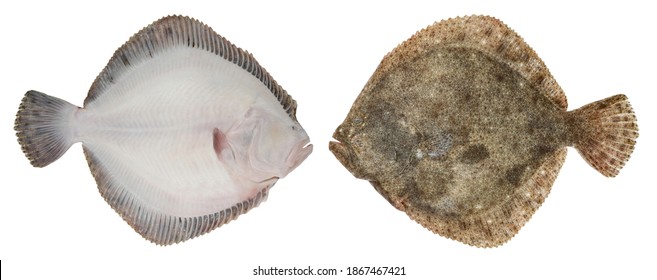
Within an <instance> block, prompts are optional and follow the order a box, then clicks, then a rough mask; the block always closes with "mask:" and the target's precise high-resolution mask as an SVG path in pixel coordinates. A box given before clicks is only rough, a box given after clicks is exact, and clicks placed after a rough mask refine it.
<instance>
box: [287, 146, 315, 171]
mask: <svg viewBox="0 0 657 280" xmlns="http://www.w3.org/2000/svg"><path fill="white" fill-rule="evenodd" d="M312 152H313V144H310V139H308V138H307V139H305V140H303V141H301V142H299V143H298V144H297V145H296V146H295V147H294V149H292V152H291V153H290V155H288V157H287V164H288V167H289V169H288V170H289V171H288V173H289V172H290V171H292V170H294V169H295V168H297V166H299V165H300V164H301V163H302V162H303V161H304V160H306V158H308V156H309V155H310V154H311V153H312Z"/></svg>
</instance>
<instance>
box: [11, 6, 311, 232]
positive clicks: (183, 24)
mask: <svg viewBox="0 0 657 280" xmlns="http://www.w3.org/2000/svg"><path fill="white" fill-rule="evenodd" d="M295 112H296V102H295V101H294V100H293V99H292V98H291V97H290V96H289V95H288V94H287V93H286V92H285V90H283V89H282V88H281V87H280V86H279V85H278V84H277V83H276V82H275V81H274V80H273V78H272V77H271V76H270V75H269V74H268V73H267V71H266V70H265V69H264V68H262V67H261V66H260V65H259V64H258V63H257V62H256V61H255V59H254V58H253V57H252V56H251V55H250V54H248V53H246V52H245V51H243V50H241V49H239V48H237V47H235V46H234V45H232V44H231V43H230V42H228V41H227V40H225V39H224V38H223V37H221V36H219V35H217V34H216V33H214V32H213V31H212V29H210V28H209V27H207V26H205V25H203V24H202V23H200V22H198V21H196V20H193V19H190V18H186V17H178V16H172V17H166V18H163V19H161V20H159V21H157V22H155V23H153V24H152V25H150V26H148V27H147V28H144V29H143V30H141V31H140V32H139V33H137V34H136V35H135V36H133V37H132V38H131V39H130V40H129V41H128V42H127V43H126V44H125V45H124V46H122V47H121V48H119V50H117V52H116V53H115V54H114V56H113V57H112V59H110V62H109V63H108V66H107V67H106V68H105V69H104V70H103V71H102V72H101V74H100V75H99V76H98V78H97V79H96V81H95V82H94V83H93V85H92V86H91V90H90V91H89V95H88V96H87V99H86V100H85V105H84V108H77V107H75V106H73V105H71V104H70V103H68V102H66V101H64V100H61V99H57V98H55V97H52V96H48V95H46V94H43V93H40V92H36V91H30V92H28V93H27V94H26V95H25V98H24V99H23V102H22V104H21V107H20V110H19V112H18V114H17V118H16V127H15V129H16V131H17V132H18V133H17V135H18V138H19V142H20V144H21V146H22V148H23V151H24V152H25V154H26V156H27V157H28V158H29V159H30V161H31V163H32V164H33V165H34V166H37V167H43V166H46V165H48V164H50V163H51V162H53V161H55V160H56V159H57V158H59V157H60V156H61V155H62V154H63V153H64V152H65V151H66V150H67V149H68V147H70V145H72V144H73V143H76V142H82V145H83V148H84V152H85V154H86V156H87V160H88V162H89V166H90V168H91V172H92V174H93V175H94V178H95V179H96V181H97V183H98V187H99V191H100V193H101V195H102V196H103V197H104V198H105V200H106V201H107V202H108V203H109V204H110V205H111V206H112V208H114V209H115V210H116V211H117V212H118V213H119V214H120V215H121V216H122V217H123V218H124V219H125V220H126V221H127V222H128V223H129V224H130V225H131V226H132V227H133V228H134V229H135V230H136V231H137V232H138V233H140V234H141V235H142V236H143V237H144V238H146V239H148V240H151V241H153V242H155V243H158V244H171V243H177V242H180V241H184V240H187V239H189V238H193V237H195V236H198V235H201V234H204V233H206V232H208V231H210V230H212V229H214V228H216V227H218V226H221V225H222V224H225V223H227V222H229V221H231V220H233V219H235V218H236V217H237V216H239V215H240V214H243V213H246V212H247V211H248V210H250V209H251V208H253V207H255V206H257V205H258V204H259V203H260V202H261V201H263V200H264V199H266V197H267V195H268V190H269V188H270V187H271V186H273V185H274V183H276V181H277V180H278V179H279V178H282V177H284V176H286V175H287V174H288V173H289V172H291V171H292V170H293V169H294V168H296V167H297V166H298V165H299V164H301V162H303V160H304V159H305V158H306V157H307V156H308V155H309V154H310V153H311V151H312V145H310V144H309V138H308V135H307V134H306V132H305V131H304V130H303V128H302V127H301V125H300V124H299V123H298V122H297V120H296V116H295Z"/></svg>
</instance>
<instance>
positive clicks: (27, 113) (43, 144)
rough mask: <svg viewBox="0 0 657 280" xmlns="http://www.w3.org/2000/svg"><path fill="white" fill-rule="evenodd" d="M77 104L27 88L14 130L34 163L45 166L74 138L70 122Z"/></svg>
mask: <svg viewBox="0 0 657 280" xmlns="http://www.w3.org/2000/svg"><path fill="white" fill-rule="evenodd" d="M77 109H79V108H78V107H77V106H75V105H73V104H71V103H68V102H66V101H64V100H62V99H59V98H56V97H52V96H49V95H47V94H44V93H41V92H38V91H34V90H31V91H28V92H27V93H26V94H25V97H23V101H22V102H21V105H20V107H19V109H18V113H17V114H16V122H15V123H14V130H16V136H17V137H18V143H19V144H20V145H21V148H22V149H23V153H25V156H26V157H27V158H28V159H29V160H30V163H31V164H32V165H33V166H34V167H44V166H46V165H48V164H50V163H52V162H54V161H55V160H57V159H58V158H60V157H61V156H62V155H63V154H64V153H65V152H66V150H68V148H69V147H71V145H73V143H74V142H75V141H74V133H73V132H72V131H73V130H72V129H71V122H72V120H73V117H74V113H75V111H76V110H77Z"/></svg>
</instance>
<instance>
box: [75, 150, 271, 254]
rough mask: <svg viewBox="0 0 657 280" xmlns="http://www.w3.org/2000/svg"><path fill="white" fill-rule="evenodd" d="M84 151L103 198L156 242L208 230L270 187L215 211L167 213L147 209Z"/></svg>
mask: <svg viewBox="0 0 657 280" xmlns="http://www.w3.org/2000/svg"><path fill="white" fill-rule="evenodd" d="M84 154H85V156H86V157H87V161H88V163H89V168H90V169H91V173H92V174H93V176H94V178H95V179H96V183H97V184H98V190H99V192H100V194H101V195H102V196H103V198H104V199H105V201H107V203H108V204H109V205H110V206H112V208H113V209H114V210H115V211H116V212H117V213H119V215H120V216H121V217H122V218H123V220H125V221H126V222H127V223H128V224H130V226H131V227H132V228H133V229H134V230H135V231H136V232H137V233H139V234H140V235H141V236H142V237H144V238H145V239H147V240H149V241H151V242H153V243H156V244H158V245H170V244H175V243H179V242H182V241H185V240H188V239H192V238H194V237H197V236H200V235H203V234H205V233H207V232H210V231H212V230H213V229H215V228H217V227H220V226H222V225H224V224H226V223H228V222H230V221H232V220H234V219H236V218H237V217H238V216H239V215H241V214H244V213H246V212H248V211H249V210H251V209H253V208H254V207H256V206H258V205H259V204H260V203H261V202H262V201H264V200H266V198H267V195H268V192H269V187H267V188H264V189H263V190H261V191H260V192H258V193H257V194H256V195H255V196H254V197H252V198H250V199H247V200H245V201H242V202H240V203H237V204H235V205H233V206H232V207H230V208H227V209H224V210H222V211H220V212H217V213H212V214H208V215H203V216H196V217H178V216H171V215H166V214H163V213H160V212H157V211H154V210H151V209H148V208H147V207H145V206H144V205H142V203H141V202H140V201H138V199H136V198H135V197H134V196H133V195H131V194H130V193H129V192H128V191H127V190H126V188H125V187H124V186H120V185H117V184H116V183H115V182H114V181H112V180H111V179H110V178H109V177H108V176H107V175H106V174H107V172H106V171H105V170H103V168H102V165H100V164H98V161H97V160H96V159H95V157H94V155H93V153H92V152H91V151H90V150H88V149H87V148H84Z"/></svg>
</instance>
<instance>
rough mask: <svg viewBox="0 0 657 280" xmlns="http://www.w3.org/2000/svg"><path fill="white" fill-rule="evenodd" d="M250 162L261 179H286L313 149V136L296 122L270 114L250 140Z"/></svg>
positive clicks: (258, 125)
mask: <svg viewBox="0 0 657 280" xmlns="http://www.w3.org/2000/svg"><path fill="white" fill-rule="evenodd" d="M248 150H249V151H251V153H250V155H249V162H250V164H251V166H252V167H253V168H254V170H255V171H256V172H257V173H259V174H261V175H260V176H258V177H260V178H264V179H267V178H271V177H277V178H283V177H285V176H286V175H287V174H289V173H290V172H292V170H294V169H295V168H296V167H297V166H299V165H300V164H301V163H302V162H303V161H304V160H305V159H306V158H307V157H308V156H309V155H310V154H311V153H312V150H313V145H312V144H310V138H309V137H308V134H307V133H306V131H305V130H304V129H303V127H301V125H300V124H299V123H298V122H296V121H294V122H290V121H289V120H279V119H276V118H274V117H273V116H270V117H269V118H263V119H261V121H259V122H258V124H257V125H256V126H255V129H254V131H253V136H252V139H251V142H250V147H249V148H248Z"/></svg>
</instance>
